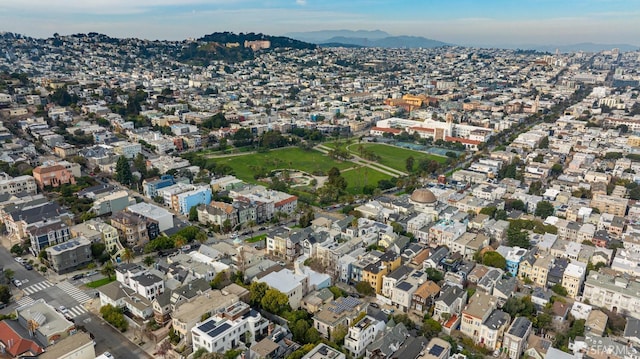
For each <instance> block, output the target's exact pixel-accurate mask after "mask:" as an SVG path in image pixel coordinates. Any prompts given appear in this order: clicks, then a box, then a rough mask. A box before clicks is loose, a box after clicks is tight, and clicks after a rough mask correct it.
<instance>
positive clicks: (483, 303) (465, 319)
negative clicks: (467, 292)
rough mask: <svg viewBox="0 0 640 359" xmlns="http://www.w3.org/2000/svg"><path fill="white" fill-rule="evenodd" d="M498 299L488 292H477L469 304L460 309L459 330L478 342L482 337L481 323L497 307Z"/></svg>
mask: <svg viewBox="0 0 640 359" xmlns="http://www.w3.org/2000/svg"><path fill="white" fill-rule="evenodd" d="M497 303H498V300H497V299H496V298H494V297H493V296H491V295H489V294H485V293H483V292H477V293H476V294H475V295H474V296H473V297H471V301H469V304H467V306H466V307H465V308H464V309H463V310H462V322H461V324H460V331H461V332H462V334H464V335H466V336H467V337H469V338H471V339H473V341H474V343H476V344H478V343H480V341H481V339H482V325H483V323H484V322H485V321H486V320H487V318H489V316H490V315H491V314H492V313H493V311H494V310H495V309H496V307H497Z"/></svg>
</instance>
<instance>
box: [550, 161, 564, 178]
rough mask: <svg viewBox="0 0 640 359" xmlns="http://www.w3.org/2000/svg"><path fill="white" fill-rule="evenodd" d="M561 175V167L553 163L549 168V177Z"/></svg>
mask: <svg viewBox="0 0 640 359" xmlns="http://www.w3.org/2000/svg"><path fill="white" fill-rule="evenodd" d="M561 173H562V165H561V164H559V163H555V164H554V165H553V166H551V175H552V176H557V175H559V174H561Z"/></svg>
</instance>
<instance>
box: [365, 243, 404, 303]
mask: <svg viewBox="0 0 640 359" xmlns="http://www.w3.org/2000/svg"><path fill="white" fill-rule="evenodd" d="M401 258H402V257H401V256H400V255H398V254H397V253H396V252H394V251H386V252H385V253H384V254H383V255H382V256H380V257H379V260H378V261H377V262H375V263H371V264H369V265H367V266H366V267H364V269H363V271H362V280H363V281H365V282H367V283H369V284H370V285H371V287H372V288H373V289H374V290H375V291H376V294H381V292H382V281H383V278H384V276H386V275H387V274H389V273H391V272H392V271H394V270H395V269H397V268H398V267H399V266H400V264H401V263H402V260H401Z"/></svg>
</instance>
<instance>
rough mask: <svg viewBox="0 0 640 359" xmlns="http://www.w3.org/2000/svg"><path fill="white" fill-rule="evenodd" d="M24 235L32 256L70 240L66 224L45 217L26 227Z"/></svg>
mask: <svg viewBox="0 0 640 359" xmlns="http://www.w3.org/2000/svg"><path fill="white" fill-rule="evenodd" d="M25 234H26V235H27V237H28V238H29V242H30V243H31V247H30V250H31V253H32V254H33V255H34V256H37V255H38V254H39V253H40V251H42V250H44V249H45V248H47V247H49V246H53V245H57V244H61V243H64V242H66V241H68V240H69V239H70V238H71V236H70V233H69V226H68V225H67V223H65V222H63V221H62V220H60V219H56V218H52V219H49V218H46V217H44V219H41V221H39V222H35V223H33V224H31V225H29V226H28V227H26V228H25Z"/></svg>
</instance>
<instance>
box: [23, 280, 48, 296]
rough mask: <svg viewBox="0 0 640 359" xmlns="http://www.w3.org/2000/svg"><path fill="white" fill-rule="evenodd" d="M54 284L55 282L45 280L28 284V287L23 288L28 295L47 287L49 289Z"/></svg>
mask: <svg viewBox="0 0 640 359" xmlns="http://www.w3.org/2000/svg"><path fill="white" fill-rule="evenodd" d="M52 286H53V283H51V282H49V281H48V280H45V281H42V282H39V283H36V284H33V285H30V286H28V287H26V288H22V291H23V292H24V294H26V295H31V294H33V293H36V292H39V291H42V290H45V289H47V288H49V287H52Z"/></svg>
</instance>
